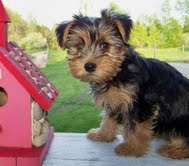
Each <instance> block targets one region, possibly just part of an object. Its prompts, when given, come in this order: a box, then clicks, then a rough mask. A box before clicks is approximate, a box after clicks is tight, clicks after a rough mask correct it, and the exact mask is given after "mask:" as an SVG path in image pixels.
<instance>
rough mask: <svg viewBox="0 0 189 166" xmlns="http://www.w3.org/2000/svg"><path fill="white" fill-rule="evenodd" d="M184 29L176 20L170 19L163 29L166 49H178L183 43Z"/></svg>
mask: <svg viewBox="0 0 189 166" xmlns="http://www.w3.org/2000/svg"><path fill="white" fill-rule="evenodd" d="M182 34H183V29H182V26H181V25H180V24H179V22H178V20H176V19H175V18H170V20H169V22H168V23H167V24H165V25H164V28H163V38H164V39H163V45H164V47H177V46H179V45H181V43H182Z"/></svg>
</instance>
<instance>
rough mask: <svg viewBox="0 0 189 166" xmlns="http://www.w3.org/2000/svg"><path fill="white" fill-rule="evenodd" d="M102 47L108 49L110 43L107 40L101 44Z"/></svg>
mask: <svg viewBox="0 0 189 166" xmlns="http://www.w3.org/2000/svg"><path fill="white" fill-rule="evenodd" d="M100 48H101V49H108V48H109V43H107V42H104V43H102V44H101V45H100Z"/></svg>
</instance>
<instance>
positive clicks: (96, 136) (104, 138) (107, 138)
mask: <svg viewBox="0 0 189 166" xmlns="http://www.w3.org/2000/svg"><path fill="white" fill-rule="evenodd" d="M87 138H89V139H91V140H94V141H101V142H111V141H113V140H114V139H115V138H116V137H115V136H114V135H112V134H111V133H108V132H104V131H103V130H102V129H101V128H97V129H91V130H89V131H88V134H87Z"/></svg>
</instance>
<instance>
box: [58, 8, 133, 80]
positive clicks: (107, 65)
mask: <svg viewBox="0 0 189 166" xmlns="http://www.w3.org/2000/svg"><path fill="white" fill-rule="evenodd" d="M73 18H74V19H73V20H72V21H71V22H68V23H62V24H60V25H59V26H58V27H57V29H56V34H57V39H58V43H59V45H60V47H62V48H66V49H67V50H68V64H69V67H70V70H71V72H72V75H73V76H74V77H75V78H78V79H80V80H81V81H86V82H97V83H103V82H107V81H109V80H111V79H112V78H113V77H115V76H116V74H117V72H119V71H120V67H121V64H122V62H123V61H124V59H125V53H126V51H127V42H128V39H129V35H130V31H131V28H132V21H131V19H130V18H129V16H127V15H122V14H117V13H114V12H112V11H111V10H103V11H102V12H101V17H100V18H90V17H86V16H83V15H75V16H74V17H73Z"/></svg>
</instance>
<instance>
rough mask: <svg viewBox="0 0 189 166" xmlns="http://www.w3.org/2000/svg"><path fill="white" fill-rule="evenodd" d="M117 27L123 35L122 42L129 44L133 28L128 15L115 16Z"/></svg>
mask: <svg viewBox="0 0 189 166" xmlns="http://www.w3.org/2000/svg"><path fill="white" fill-rule="evenodd" d="M114 18H115V25H116V27H117V29H118V31H119V33H120V34H121V37H122V40H123V41H124V42H125V43H126V44H128V40H129V37H130V33H131V29H132V27H133V23H132V20H131V19H130V17H129V16H127V15H115V16H114Z"/></svg>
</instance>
